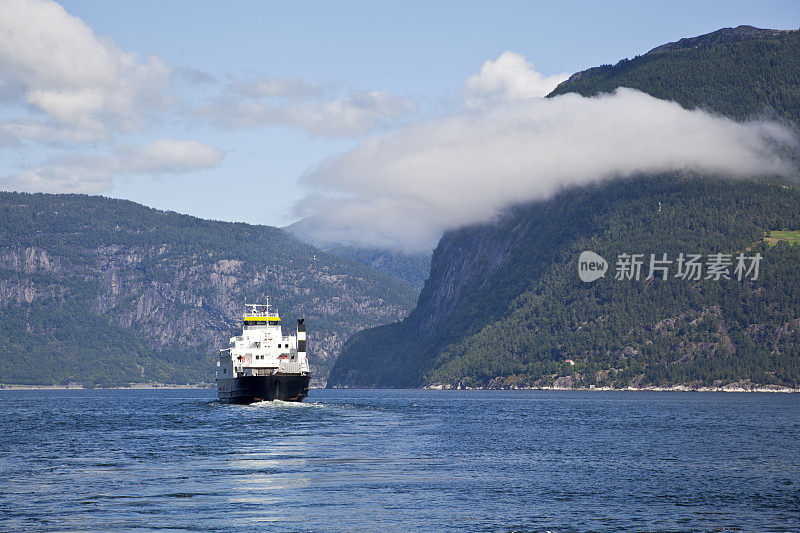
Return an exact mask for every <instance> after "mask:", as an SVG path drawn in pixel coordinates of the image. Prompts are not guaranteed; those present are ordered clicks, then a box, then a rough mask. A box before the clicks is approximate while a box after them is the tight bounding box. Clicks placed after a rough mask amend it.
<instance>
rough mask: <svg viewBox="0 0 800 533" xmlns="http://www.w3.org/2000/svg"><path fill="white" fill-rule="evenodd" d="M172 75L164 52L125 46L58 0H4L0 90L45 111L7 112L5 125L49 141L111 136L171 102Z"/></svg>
mask: <svg viewBox="0 0 800 533" xmlns="http://www.w3.org/2000/svg"><path fill="white" fill-rule="evenodd" d="M170 75H171V69H170V67H169V66H168V65H166V64H165V63H164V62H162V61H161V60H160V59H159V58H158V57H157V56H150V57H149V58H147V59H146V60H142V59H140V58H139V56H138V55H136V54H132V53H124V52H122V51H121V50H120V49H119V48H118V47H117V46H116V44H115V43H114V42H113V41H112V40H110V39H108V38H99V37H97V36H96V35H95V34H94V32H93V31H92V29H91V28H89V27H88V26H87V25H86V24H85V23H84V22H83V21H82V20H81V19H79V18H77V17H74V16H71V15H69V14H68V13H67V12H66V11H65V10H64V8H63V7H61V6H60V5H59V4H57V3H55V2H51V1H45V0H4V1H3V2H0V95H2V98H3V99H4V100H7V101H12V102H22V103H23V104H24V105H26V106H27V107H28V108H29V109H31V110H32V111H35V112H37V113H38V116H33V117H32V116H26V117H24V118H20V119H16V120H13V119H12V120H9V119H7V120H3V121H2V122H0V132H4V133H5V134H7V135H13V136H15V137H17V138H21V139H30V140H37V141H46V142H51V141H57V142H63V141H67V142H75V141H77V142H86V141H92V140H104V139H107V138H109V136H111V135H112V134H113V132H114V131H115V130H118V129H121V130H127V129H131V128H135V127H137V126H138V125H139V124H141V122H142V119H143V115H145V114H147V113H148V112H151V111H153V110H156V109H160V108H162V107H163V106H164V105H165V104H166V102H165V95H166V94H167V93H168V89H169V86H170Z"/></svg>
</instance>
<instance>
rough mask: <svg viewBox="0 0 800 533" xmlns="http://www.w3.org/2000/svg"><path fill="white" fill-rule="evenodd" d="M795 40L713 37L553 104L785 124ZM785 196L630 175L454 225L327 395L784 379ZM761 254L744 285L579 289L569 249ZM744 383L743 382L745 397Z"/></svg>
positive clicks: (335, 376) (788, 282)
mask: <svg viewBox="0 0 800 533" xmlns="http://www.w3.org/2000/svg"><path fill="white" fill-rule="evenodd" d="M798 39H800V32H797V31H786V32H784V31H777V30H758V29H755V28H751V27H739V28H735V29H725V30H720V31H719V32H714V33H711V34H708V35H705V36H700V37H697V38H693V39H684V40H681V41H678V42H677V43H671V44H670V45H665V46H662V47H658V48H656V49H654V50H652V51H651V52H649V53H647V54H645V55H644V56H640V57H636V58H634V59H633V60H627V59H626V60H623V61H620V62H619V63H618V64H616V65H614V66H610V65H605V66H602V67H597V68H593V69H589V70H587V71H584V72H581V73H578V74H575V75H573V76H572V77H571V78H570V79H569V80H567V81H565V82H563V83H562V84H561V85H559V86H558V87H557V88H556V89H555V90H554V91H553V93H552V94H551V95H549V96H551V97H552V96H555V95H557V94H562V93H566V92H579V93H581V94H584V95H587V96H589V95H594V94H598V93H600V92H608V91H613V90H614V89H616V88H618V87H623V86H624V87H631V88H635V89H638V90H641V91H643V92H646V93H649V94H651V95H652V96H655V97H657V98H662V99H669V100H674V101H677V102H678V103H680V104H681V105H683V106H684V107H687V108H697V107H699V108H704V109H709V110H713V111H715V112H717V113H721V114H725V115H728V116H730V117H733V118H736V119H743V118H749V117H754V116H761V115H763V114H765V113H766V114H768V115H769V116H771V117H778V118H780V119H784V120H787V121H791V122H794V123H795V124H798V123H800V120H798V119H800V71H798V69H797V67H796V66H797V65H798V64H800V46H798V44H799V43H798ZM798 206H800V191H799V190H798V187H797V186H796V185H795V184H791V183H783V182H780V181H773V180H766V179H763V178H758V177H754V178H753V179H751V180H739V181H734V180H725V179H708V178H700V177H695V176H688V175H669V176H658V177H645V176H642V177H639V178H638V179H629V180H624V181H611V182H609V183H606V184H604V185H597V186H592V187H588V188H583V189H571V190H568V191H564V192H562V193H560V194H558V195H557V196H555V197H554V198H553V199H551V200H548V201H540V202H535V203H531V204H527V205H522V206H516V207H514V208H513V209H509V211H508V212H507V213H506V214H505V215H504V216H503V217H501V219H500V220H499V221H497V222H495V223H492V224H483V225H476V226H471V227H467V228H462V229H460V230H456V231H452V232H449V233H447V234H445V236H444V237H443V238H442V240H441V241H440V242H439V245H438V246H437V248H436V250H435V251H434V254H433V259H432V263H431V271H430V277H429V278H428V280H427V282H426V283H425V286H424V288H423V290H422V292H421V294H420V297H419V300H418V302H417V307H416V308H415V309H414V310H413V311H412V312H411V313H410V314H409V315H408V316H407V317H406V318H405V319H404V320H402V321H400V322H396V323H394V324H390V325H386V326H381V327H376V328H372V329H370V330H366V331H362V332H360V333H358V334H356V335H354V336H353V337H351V338H350V339H348V341H347V343H346V344H345V346H344V347H343V349H342V353H341V355H340V356H339V358H338V359H337V361H336V363H335V365H334V367H333V369H332V370H331V374H330V378H329V381H328V386H350V387H353V386H357V387H375V386H378V387H416V386H422V385H442V386H459V385H461V386H473V387H475V386H482V387H519V386H543V385H557V386H567V387H568V386H577V385H585V386H615V387H623V386H634V387H640V386H645V385H659V386H661V385H675V384H689V385H692V386H700V385H709V386H718V385H720V384H729V383H733V382H739V383H744V384H749V385H752V384H754V383H757V384H777V385H785V386H793V387H797V386H798V385H800V303H798V302H800V282H799V281H798V280H799V279H800V278H798V276H797V273H798V272H800V247H797V246H792V245H789V244H787V243H785V242H780V243H778V244H777V245H775V246H772V245H771V243H767V242H766V241H765V240H764V236H765V235H766V234H767V233H769V232H771V231H774V230H795V231H796V230H800V215H799V213H800V209H798ZM585 250H593V251H595V252H597V253H599V254H600V255H601V256H603V257H606V258H607V259H608V260H609V261H610V262H611V265H612V267H611V270H612V271H613V270H614V268H613V267H614V258H615V257H616V256H617V255H618V254H620V253H626V252H627V253H641V254H644V256H645V257H649V256H650V254H658V257H661V255H660V254H663V253H667V254H668V256H669V257H671V258H673V260H674V259H675V258H676V257H678V255H679V254H680V253H684V254H701V256H702V257H706V258H707V257H708V256H709V254H712V253H725V254H731V255H732V256H735V255H736V254H738V253H747V254H755V253H761V254H762V256H763V261H762V271H761V277H760V278H759V279H757V280H744V281H738V280H727V279H723V280H721V281H716V280H701V281H699V282H696V283H692V282H689V281H687V280H684V279H674V278H670V279H668V280H666V281H662V280H660V279H652V280H647V281H644V280H642V281H640V282H633V281H629V280H626V281H622V280H615V279H614V278H613V277H611V276H610V275H609V276H606V277H604V278H602V279H600V280H598V281H595V282H594V283H588V284H587V283H583V282H582V281H580V279H579V278H578V273H577V262H578V257H579V255H580V254H581V252H582V251H585ZM749 385H748V386H749Z"/></svg>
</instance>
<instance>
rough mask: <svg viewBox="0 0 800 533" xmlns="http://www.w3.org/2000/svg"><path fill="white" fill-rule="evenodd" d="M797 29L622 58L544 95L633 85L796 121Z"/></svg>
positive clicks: (732, 111) (684, 101) (799, 78)
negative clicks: (752, 38) (765, 36)
mask: <svg viewBox="0 0 800 533" xmlns="http://www.w3.org/2000/svg"><path fill="white" fill-rule="evenodd" d="M798 65H800V31H794V32H785V33H781V34H779V35H775V36H770V37H767V38H759V39H754V40H746V41H741V42H734V43H717V44H711V45H707V46H698V47H696V48H694V47H693V48H683V49H679V50H671V51H668V52H662V53H658V54H645V55H643V56H637V57H635V58H633V59H630V60H629V59H623V60H622V61H620V62H619V63H617V64H616V65H603V66H601V67H596V68H593V69H590V70H588V71H586V72H584V73H581V75H580V76H574V77H573V78H572V79H570V80H567V81H565V82H563V83H562V84H561V85H559V86H558V87H556V89H555V90H554V91H553V92H552V93H551V94H550V95H549V96H555V95H559V94H565V93H569V92H576V93H579V94H582V95H584V96H592V95H595V94H598V93H603V92H612V91H614V90H615V89H616V88H618V87H629V88H632V89H638V90H640V91H643V92H645V93H648V94H649V95H651V96H654V97H656V98H660V99H662V100H673V101H675V102H677V103H679V104H681V105H682V106H684V107H687V108H695V107H699V108H703V109H708V110H711V111H714V112H716V113H720V114H722V115H725V116H728V117H731V118H735V119H745V118H754V117H755V118H757V117H762V116H767V117H771V118H783V119H786V120H789V121H791V122H793V123H794V124H795V125H800V68H798Z"/></svg>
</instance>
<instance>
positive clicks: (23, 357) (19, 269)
mask: <svg viewBox="0 0 800 533" xmlns="http://www.w3.org/2000/svg"><path fill="white" fill-rule="evenodd" d="M267 296H269V297H270V302H271V303H272V304H273V305H274V306H275V308H276V310H277V311H279V312H280V314H281V316H282V317H283V318H284V327H285V328H287V329H288V330H291V329H292V328H293V327H294V319H295V318H300V317H305V318H306V321H307V323H308V332H309V358H310V362H311V364H312V370H313V372H314V377H315V378H316V379H322V382H323V383H324V380H325V378H326V376H327V371H328V369H329V368H330V366H331V365H332V363H333V357H334V355H335V353H336V352H337V351H338V349H339V347H340V346H341V344H342V343H343V342H344V340H345V339H346V337H347V336H348V335H349V334H351V333H353V332H355V331H357V330H359V329H363V328H364V327H369V326H371V325H377V324H380V323H385V322H390V321H392V320H397V319H398V318H400V317H402V316H404V315H405V313H406V312H407V311H408V309H410V307H411V306H412V305H413V302H414V298H415V297H416V293H415V292H414V291H413V290H412V289H411V288H409V287H408V286H407V285H406V284H404V283H402V282H399V281H397V280H395V279H392V278H390V277H388V276H385V275H383V274H381V273H379V272H376V271H374V270H372V269H370V268H368V267H366V266H364V265H362V264H359V263H355V262H351V261H347V260H345V259H342V258H340V257H336V256H333V255H329V254H326V253H324V252H322V251H320V250H318V249H315V248H313V247H312V246H309V245H307V244H305V243H302V242H300V241H299V240H297V239H296V238H295V237H293V236H291V235H289V234H288V233H286V232H284V231H282V230H279V229H277V228H272V227H267V226H252V225H248V224H240V223H229V222H215V221H209V220H202V219H198V218H195V217H191V216H187V215H180V214H177V213H171V212H163V211H159V210H156V209H151V208H148V207H145V206H142V205H139V204H135V203H133V202H129V201H124V200H114V199H109V198H103V197H98V196H85V195H53V194H23V193H0V383H3V382H5V383H32V384H51V383H62V382H70V381H72V382H83V383H88V384H103V385H119V384H123V383H128V382H147V381H158V382H166V383H186V382H197V381H210V380H213V377H214V370H215V363H216V353H217V350H218V349H219V348H221V347H224V346H226V345H227V338H228V337H229V336H231V335H233V334H234V333H235V331H236V330H237V328H238V327H239V322H240V317H241V313H242V311H243V304H244V302H245V300H247V301H250V302H259V301H263V300H264V298H265V297H267Z"/></svg>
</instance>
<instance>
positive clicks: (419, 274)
mask: <svg viewBox="0 0 800 533" xmlns="http://www.w3.org/2000/svg"><path fill="white" fill-rule="evenodd" d="M316 224H317V221H316V220H314V219H313V217H312V218H305V219H302V220H299V221H298V222H295V223H294V224H291V225H289V226H286V227H285V228H284V229H285V230H286V231H288V232H289V233H291V234H292V235H294V236H295V237H297V238H298V239H300V240H301V241H303V242H306V243H308V244H311V245H312V246H315V247H317V248H319V249H320V250H323V251H325V252H327V253H329V254H332V255H336V256H339V257H342V258H344V259H347V260H348V261H355V262H357V263H361V264H363V265H367V266H368V267H370V268H374V269H375V270H377V271H378V272H383V273H384V274H386V275H387V276H390V277H392V278H395V279H398V280H400V281H403V282H405V283H407V284H408V285H410V286H411V287H412V288H413V289H414V290H416V291H417V292H419V291H420V290H421V289H422V285H423V284H424V283H425V280H426V279H427V278H428V273H429V271H430V265H431V254H430V253H411V252H404V251H398V250H393V249H390V248H381V247H377V246H373V247H370V246H358V245H355V244H346V243H340V242H335V241H331V240H330V238H328V237H327V236H325V235H323V234H321V233H320V232H319V231H318V230H317V226H316Z"/></svg>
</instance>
